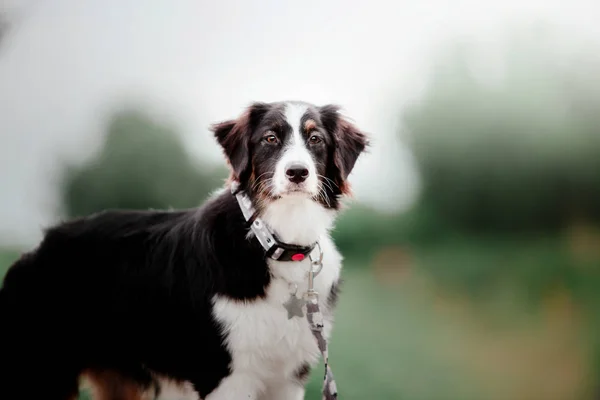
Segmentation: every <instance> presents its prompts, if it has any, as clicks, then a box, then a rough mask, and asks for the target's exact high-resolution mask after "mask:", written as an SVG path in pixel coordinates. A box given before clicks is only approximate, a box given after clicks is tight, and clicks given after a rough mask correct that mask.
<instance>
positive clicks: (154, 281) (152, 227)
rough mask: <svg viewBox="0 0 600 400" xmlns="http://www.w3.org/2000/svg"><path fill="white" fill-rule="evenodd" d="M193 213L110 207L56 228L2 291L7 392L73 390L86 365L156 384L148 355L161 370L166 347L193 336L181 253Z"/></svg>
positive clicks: (3, 391) (1, 364) (36, 394)
mask: <svg viewBox="0 0 600 400" xmlns="http://www.w3.org/2000/svg"><path fill="white" fill-rule="evenodd" d="M194 218H195V217H194V211H193V210H191V211H178V212H162V211H161V212H159V211H156V212H154V211H109V212H103V213H100V214H97V215H93V216H90V217H87V218H81V219H76V220H73V221H70V222H67V223H63V224H60V225H57V226H55V227H53V228H51V229H49V230H48V231H47V232H46V234H45V237H44V240H43V241H42V242H41V244H40V245H39V246H38V248H37V249H35V250H34V251H32V252H29V253H26V254H24V255H22V256H21V258H20V259H19V260H17V261H16V262H15V263H14V264H13V265H12V266H11V267H10V268H9V270H8V272H7V274H6V276H5V279H4V282H3V285H2V288H1V289H0V321H1V323H0V326H1V327H2V328H1V333H2V334H1V336H2V338H3V340H2V343H1V344H0V346H1V350H0V352H1V353H0V354H1V356H0V398H1V399H13V398H14V399H18V398H32V399H33V398H48V396H47V394H48V393H51V394H52V396H57V398H61V399H64V398H69V396H71V397H73V396H75V395H76V393H77V389H78V380H79V376H80V375H81V374H82V373H83V372H85V371H88V372H90V373H89V375H92V376H95V377H98V376H103V377H106V376H115V374H114V373H113V372H115V371H116V373H117V374H118V375H120V376H121V377H122V378H123V380H127V379H129V380H132V381H134V382H135V383H136V384H138V385H139V386H140V387H142V389H144V388H147V387H150V385H151V384H153V383H154V378H153V376H152V375H151V374H150V373H149V372H148V371H146V370H145V369H144V368H143V365H142V363H141V361H142V360H144V357H145V356H146V355H149V356H148V357H146V359H147V360H148V361H150V362H151V363H152V362H153V363H154V364H155V365H153V366H155V367H158V368H157V369H158V370H160V367H164V363H165V355H166V353H167V352H168V351H173V352H174V353H175V354H177V352H178V350H183V349H180V348H179V347H180V346H183V345H184V344H187V343H188V340H190V339H192V338H187V337H186V333H185V328H186V324H187V323H188V321H189V320H190V319H191V318H190V315H189V313H190V312H192V310H191V309H192V308H193V306H192V303H191V302H192V301H193V300H194V299H192V297H191V296H192V295H193V293H192V292H193V290H192V289H191V285H192V283H191V282H192V281H190V280H189V279H188V278H189V276H188V273H187V270H186V267H189V262H188V263H186V262H185V261H184V260H183V259H182V257H185V255H184V252H182V251H181V248H184V247H185V248H188V249H189V247H186V246H185V245H183V244H182V243H180V241H181V240H185V238H186V235H182V234H181V233H182V232H181V231H182V230H183V229H188V228H187V227H186V226H184V225H186V224H188V225H190V228H189V229H192V227H193V225H194V223H195V221H194ZM189 233H191V232H189ZM186 264H187V265H186ZM187 285H190V286H187ZM177 319H180V321H178V323H175V322H176V320H177ZM202 322H203V321H202V318H201V317H200V318H196V319H195V320H194V321H193V322H189V323H191V324H195V325H198V324H201V323H202ZM170 323H173V324H172V325H170ZM193 328H195V329H192V330H193V331H198V326H194V327H193ZM193 339H199V337H198V338H193ZM167 348H168V349H169V350H167ZM142 352H144V353H146V354H144V355H143V354H141V353H142ZM179 357H181V355H180V356H179ZM107 371H108V372H107Z"/></svg>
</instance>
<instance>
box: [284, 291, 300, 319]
mask: <svg viewBox="0 0 600 400" xmlns="http://www.w3.org/2000/svg"><path fill="white" fill-rule="evenodd" d="M304 303H305V301H304V300H303V299H299V298H297V297H296V295H294V294H291V295H290V298H289V299H288V300H287V301H286V302H285V303H283V306H284V307H285V309H286V310H287V312H288V319H292V318H293V317H303V316H304V312H303V311H302V306H304Z"/></svg>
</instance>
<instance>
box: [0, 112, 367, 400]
mask: <svg viewBox="0 0 600 400" xmlns="http://www.w3.org/2000/svg"><path fill="white" fill-rule="evenodd" d="M213 131H214V135H215V137H216V139H217V141H218V143H219V144H220V145H221V147H222V148H223V150H224V153H225V155H226V157H227V160H228V162H229V164H230V167H231V171H232V174H231V177H230V179H229V180H228V184H227V185H226V187H225V188H224V189H223V190H221V191H220V192H218V193H216V194H214V195H213V196H211V197H210V198H209V199H208V200H207V201H206V203H205V204H203V205H202V206H201V207H199V208H194V209H188V210H178V211H141V210H140V211H135V210H110V211H105V212H101V213H98V214H95V215H91V216H88V217H85V218H79V219H74V220H71V221H67V222H64V223H61V224H58V225H56V226H53V227H52V228H50V229H48V230H47V231H46V232H45V236H44V239H43V240H42V242H41V244H40V245H39V246H38V247H37V248H36V249H35V250H33V251H31V252H29V253H26V254H24V255H23V256H22V257H21V258H20V259H19V260H18V261H17V262H15V264H14V265H13V266H12V267H11V268H10V270H9V271H8V273H7V275H6V277H5V280H4V283H3V286H2V289H1V290H0V337H1V339H0V399H2V400H13V399H15V400H17V399H26V398H27V399H36V400H37V399H71V398H74V397H76V393H77V390H78V382H79V378H80V377H82V376H87V377H88V378H90V379H91V381H92V382H94V383H95V387H96V388H97V393H98V396H99V397H100V398H102V399H107V400H108V399H142V398H146V397H144V396H146V395H147V394H149V393H151V396H155V395H156V391H160V388H158V389H157V388H156V387H155V386H157V382H158V386H160V385H165V384H166V383H168V382H173V383H175V384H176V385H180V387H181V388H182V389H185V388H186V387H187V388H188V389H189V390H190V391H191V392H192V393H193V394H194V396H197V397H199V398H202V399H207V400H222V399H278V400H279V399H292V400H294V399H302V398H304V385H305V381H306V378H307V376H308V373H309V371H310V368H311V367H312V366H314V364H315V363H316V362H317V360H318V359H319V356H320V353H319V349H318V347H317V343H316V340H315V338H314V337H313V335H312V333H311V331H310V329H309V324H308V322H307V319H306V318H299V317H292V318H288V317H289V316H288V311H287V310H286V308H285V307H284V304H285V303H286V302H287V301H288V300H289V299H290V296H292V295H294V294H295V293H298V296H300V294H301V293H304V292H305V291H306V290H307V284H308V283H307V282H308V281H307V274H308V271H309V269H310V268H311V261H310V259H311V258H314V257H318V256H319V255H322V257H323V258H322V262H323V267H322V270H321V271H320V273H319V274H318V275H317V276H316V278H315V279H314V288H315V290H316V291H317V292H318V293H319V294H320V296H319V305H320V308H321V311H322V313H323V316H324V322H325V323H324V326H325V328H324V336H325V338H328V337H329V336H330V333H331V327H332V320H333V317H332V310H333V308H334V305H335V302H336V298H337V291H338V285H339V279H340V269H341V264H342V257H341V255H340V254H339V253H338V251H337V250H336V248H335V246H334V244H333V242H332V240H331V238H330V235H329V231H330V229H331V228H332V225H333V223H334V220H335V217H336V215H337V213H338V211H339V210H340V206H341V202H340V201H341V200H342V198H343V196H344V195H346V194H349V192H350V189H349V184H348V182H347V177H348V174H350V172H351V171H352V169H353V167H354V165H355V162H356V160H357V158H358V157H359V155H360V154H361V153H362V152H363V151H364V150H365V148H366V147H367V146H368V139H367V137H366V135H365V134H364V133H362V132H361V131H360V130H359V129H357V127H355V126H354V125H353V124H352V123H350V122H349V121H348V120H347V119H345V118H344V117H343V116H342V115H341V114H340V112H339V109H338V107H336V106H333V105H326V106H321V107H318V106H315V105H312V104H307V103H303V102H278V103H255V104H253V105H251V106H250V107H248V109H247V110H246V111H245V112H244V113H243V114H242V115H241V116H240V117H239V118H237V119H234V120H230V121H226V122H222V123H218V124H216V125H214V126H213ZM131 162H135V160H131ZM232 189H235V190H233V191H232ZM238 194H241V196H236V195H238ZM238 197H239V198H240V199H242V200H241V201H240V200H238ZM244 199H246V201H248V202H247V203H244V201H243V200H244ZM251 211H254V212H251ZM256 218H258V219H256ZM257 221H260V222H261V228H262V231H261V230H255V229H251V226H252V225H258V223H256V222H257ZM257 232H258V233H257ZM261 232H262V233H261ZM259 233H260V237H259ZM269 238H271V239H269ZM267 242H270V243H267ZM317 253H318V254H317ZM150 398H153V397H150Z"/></svg>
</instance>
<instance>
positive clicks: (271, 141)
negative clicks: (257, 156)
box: [264, 135, 277, 144]
mask: <svg viewBox="0 0 600 400" xmlns="http://www.w3.org/2000/svg"><path fill="white" fill-rule="evenodd" d="M264 140H265V142H267V143H269V144H275V143H277V136H275V135H267V136H265V137H264Z"/></svg>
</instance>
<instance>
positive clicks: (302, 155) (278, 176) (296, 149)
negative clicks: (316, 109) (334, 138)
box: [274, 103, 319, 195]
mask: <svg viewBox="0 0 600 400" xmlns="http://www.w3.org/2000/svg"><path fill="white" fill-rule="evenodd" d="M306 110H307V107H306V106H305V105H298V104H290V103H288V104H286V106H285V119H286V121H287V123H288V124H289V125H290V126H291V127H292V132H291V135H290V137H289V138H287V140H286V142H285V143H284V144H283V145H284V149H283V152H282V156H281V158H280V159H279V161H278V162H277V166H276V167H275V179H274V181H275V192H276V194H279V193H282V192H285V191H286V190H288V189H291V188H292V187H295V186H297V185H295V184H292V182H290V181H289V180H288V178H287V177H286V173H285V171H286V170H287V169H288V167H289V166H291V165H295V164H298V165H303V166H304V167H305V168H306V169H308V177H307V178H306V180H305V181H304V182H303V183H302V186H301V188H302V189H303V190H306V191H308V192H310V193H311V195H316V194H317V191H318V184H319V180H318V179H317V169H316V166H315V162H314V160H313V158H312V155H311V153H310V151H308V148H307V147H306V140H305V138H304V135H303V134H302V131H301V129H302V127H301V121H302V116H304V114H305V113H306Z"/></svg>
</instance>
